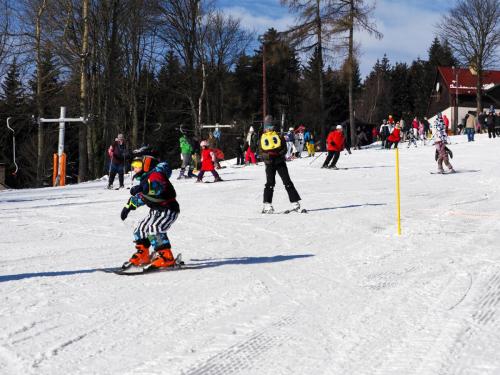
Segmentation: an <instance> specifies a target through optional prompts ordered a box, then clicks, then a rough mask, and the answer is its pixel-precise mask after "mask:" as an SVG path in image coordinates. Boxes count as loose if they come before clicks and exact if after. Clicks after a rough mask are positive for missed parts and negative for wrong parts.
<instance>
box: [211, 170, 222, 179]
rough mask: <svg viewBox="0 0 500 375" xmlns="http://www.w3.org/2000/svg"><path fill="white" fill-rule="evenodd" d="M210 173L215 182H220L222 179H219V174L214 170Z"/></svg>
mask: <svg viewBox="0 0 500 375" xmlns="http://www.w3.org/2000/svg"><path fill="white" fill-rule="evenodd" d="M210 172H212V175H213V176H214V178H215V181H222V178H220V176H219V174H218V173H217V171H216V170H215V169H214V170H213V171H210Z"/></svg>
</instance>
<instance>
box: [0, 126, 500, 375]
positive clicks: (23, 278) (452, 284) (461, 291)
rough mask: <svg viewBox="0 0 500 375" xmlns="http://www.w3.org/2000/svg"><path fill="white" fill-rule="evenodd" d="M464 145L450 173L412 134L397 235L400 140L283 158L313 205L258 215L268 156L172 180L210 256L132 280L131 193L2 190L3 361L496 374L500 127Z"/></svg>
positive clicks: (72, 370) (48, 368)
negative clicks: (387, 146)
mask: <svg viewBox="0 0 500 375" xmlns="http://www.w3.org/2000/svg"><path fill="white" fill-rule="evenodd" d="M451 140H452V145H451V146H450V148H451V149H452V150H453V152H454V156H455V157H454V159H453V160H452V163H453V165H454V166H455V168H456V169H457V170H458V171H460V172H461V173H457V174H454V175H444V176H443V175H432V174H430V173H429V172H430V171H435V170H436V164H435V162H434V148H433V147H432V146H426V147H418V148H417V149H413V148H412V149H406V144H403V145H402V148H401V149H400V163H401V201H402V210H401V213H402V229H403V233H402V236H397V234H396V205H395V185H396V184H395V170H394V165H395V155H394V154H395V153H394V151H392V150H391V151H386V150H379V149H367V150H362V151H354V152H353V154H352V155H349V156H345V155H344V154H342V156H341V158H340V160H339V163H338V166H339V167H341V168H342V167H344V168H348V169H340V170H337V171H332V170H324V169H320V166H321V163H322V161H323V160H324V157H320V158H319V159H318V160H317V161H316V162H314V163H313V164H312V165H310V162H311V159H308V158H305V159H301V160H296V161H293V162H291V163H288V166H289V169H290V174H291V176H292V179H293V181H294V183H295V185H296V187H297V189H298V191H299V193H300V194H301V196H302V199H303V200H302V204H303V206H304V207H306V208H308V209H309V210H310V212H309V214H290V215H262V214H260V210H261V201H262V191H263V186H264V182H265V176H264V167H263V166H262V165H259V166H250V167H245V168H227V169H223V170H221V177H222V178H224V179H225V180H226V181H225V182H223V183H217V184H195V183H194V182H193V181H177V180H174V181H173V183H174V186H175V188H176V189H177V193H178V198H179V202H180V205H181V215H180V217H179V219H178V221H177V222H176V223H175V224H174V225H173V227H172V230H171V231H170V234H169V235H170V238H171V241H172V243H173V250H174V253H177V252H182V254H183V256H184V259H185V260H186V261H187V262H188V263H191V264H196V265H199V267H198V269H193V270H183V271H177V272H169V273H156V274H149V275H142V276H136V277H128V276H118V275H114V274H108V273H104V272H100V269H102V268H106V267H113V266H119V265H121V264H122V262H123V261H125V260H127V259H128V257H129V256H130V255H131V254H132V252H133V243H132V242H131V241H132V231H133V228H134V224H135V222H137V221H138V220H140V218H142V217H143V216H144V215H145V214H146V212H147V209H146V208H142V209H139V210H137V211H133V212H132V213H131V214H130V215H129V218H128V219H127V221H125V222H122V221H121V220H120V217H119V215H120V211H121V208H122V206H123V204H124V203H125V202H126V200H127V197H128V191H126V190H120V191H109V190H105V186H106V182H105V181H97V182H90V183H85V184H80V185H78V186H67V187H64V188H46V189H36V190H22V191H4V192H0V233H1V243H0V247H1V252H0V254H1V258H0V316H1V319H0V373H1V374H6V375H7V374H9V375H13V374H23V375H24V374H47V375H49V374H50V375H62V374H203V375H205V374H270V375H271V374H272V375H277V374H314V375H316V374H325V375H327V374H328V375H329V374H418V375H422V374H498V373H500V355H499V353H500V263H499V260H500V252H499V250H498V249H499V241H500V220H499V219H500V197H499V187H500V168H499V157H500V152H499V148H500V140H498V139H495V140H488V139H487V138H486V137H485V136H479V137H477V140H476V142H474V143H467V142H466V138H465V136H461V137H452V139H451ZM210 178H211V177H210ZM274 206H275V208H276V209H277V210H278V211H279V210H284V209H286V208H288V207H289V202H288V201H287V198H286V193H285V191H284V188H283V186H282V184H281V181H279V179H278V184H277V186H276V190H275V202H274Z"/></svg>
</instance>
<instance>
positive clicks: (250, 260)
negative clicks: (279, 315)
mask: <svg viewBox="0 0 500 375" xmlns="http://www.w3.org/2000/svg"><path fill="white" fill-rule="evenodd" d="M313 256H314V254H297V255H275V256H271V257H242V258H221V259H191V262H196V263H191V262H190V263H188V264H187V265H186V268H187V269H202V268H212V267H220V266H227V265H245V264H263V263H276V262H284V261H287V260H292V259H300V258H309V257H313ZM108 269H109V268H93V269H87V270H74V271H54V272H30V273H19V274H16V275H0V283H3V282H7V281H17V280H23V279H31V278H34V277H53V276H70V275H78V274H85V273H93V272H98V271H104V270H108Z"/></svg>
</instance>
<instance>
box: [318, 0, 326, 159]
mask: <svg viewBox="0 0 500 375" xmlns="http://www.w3.org/2000/svg"><path fill="white" fill-rule="evenodd" d="M316 22H317V29H316V37H317V39H318V62H319V67H318V84H319V126H320V129H321V143H320V144H321V147H322V148H323V150H326V124H325V98H324V87H323V64H324V63H323V43H322V35H323V26H322V24H321V14H320V0H316Z"/></svg>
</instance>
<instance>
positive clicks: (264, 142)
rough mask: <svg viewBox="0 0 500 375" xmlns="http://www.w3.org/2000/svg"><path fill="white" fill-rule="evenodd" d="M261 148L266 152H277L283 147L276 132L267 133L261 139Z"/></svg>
mask: <svg viewBox="0 0 500 375" xmlns="http://www.w3.org/2000/svg"><path fill="white" fill-rule="evenodd" d="M260 146H261V148H262V150H264V151H271V150H276V149H278V148H280V147H281V137H280V136H279V134H278V133H276V132H274V131H273V132H266V133H264V134H262V136H261V137H260Z"/></svg>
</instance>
